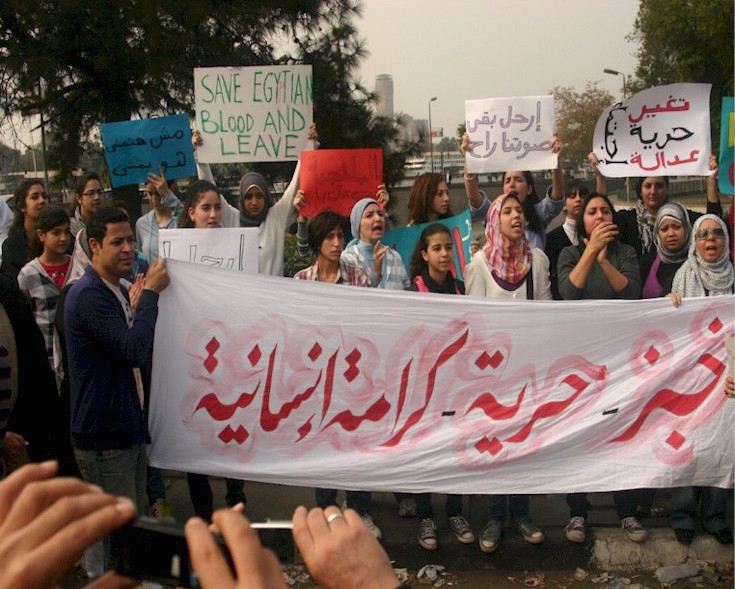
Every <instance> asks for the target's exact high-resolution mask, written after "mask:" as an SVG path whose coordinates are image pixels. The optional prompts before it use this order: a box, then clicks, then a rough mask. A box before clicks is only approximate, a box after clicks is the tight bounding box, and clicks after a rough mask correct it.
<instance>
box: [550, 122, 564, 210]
mask: <svg viewBox="0 0 735 589" xmlns="http://www.w3.org/2000/svg"><path fill="white" fill-rule="evenodd" d="M563 149H564V146H563V145H562V142H561V141H559V138H558V137H557V136H556V135H554V137H553V140H552V142H551V151H552V152H553V153H555V154H556V168H554V169H553V170H552V172H551V194H550V195H549V196H550V197H551V200H561V199H562V198H564V170H563V169H562V167H561V156H562V151H563Z"/></svg>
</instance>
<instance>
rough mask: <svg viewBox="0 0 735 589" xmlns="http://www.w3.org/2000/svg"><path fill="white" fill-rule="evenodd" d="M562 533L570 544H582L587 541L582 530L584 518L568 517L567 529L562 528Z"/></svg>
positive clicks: (577, 516)
mask: <svg viewBox="0 0 735 589" xmlns="http://www.w3.org/2000/svg"><path fill="white" fill-rule="evenodd" d="M564 533H565V534H566V535H567V540H569V541H570V542H575V543H576V544H584V541H585V540H586V539H587V534H586V533H585V530H584V518H583V517H582V516H580V515H575V516H574V517H570V518H569V521H568V522H567V527H566V528H564Z"/></svg>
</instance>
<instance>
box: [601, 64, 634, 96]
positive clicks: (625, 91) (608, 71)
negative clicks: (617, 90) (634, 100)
mask: <svg viewBox="0 0 735 589" xmlns="http://www.w3.org/2000/svg"><path fill="white" fill-rule="evenodd" d="M602 72H603V73H605V74H610V75H612V76H623V98H628V86H627V85H626V83H625V74H624V73H623V72H619V71H618V70H611V69H610V68H605V69H604V70H602Z"/></svg>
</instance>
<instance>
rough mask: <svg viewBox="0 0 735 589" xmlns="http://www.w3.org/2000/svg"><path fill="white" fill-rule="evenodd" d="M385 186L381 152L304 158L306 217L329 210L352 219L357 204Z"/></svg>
mask: <svg viewBox="0 0 735 589" xmlns="http://www.w3.org/2000/svg"><path fill="white" fill-rule="evenodd" d="M382 183H383V150H382V149H319V150H316V151H305V152H303V154H302V155H301V190H303V191H304V195H305V197H306V204H305V205H304V207H303V208H302V210H301V214H303V215H304V216H305V217H313V216H314V215H315V214H317V213H319V212H321V211H325V210H327V209H329V210H332V211H334V212H335V213H339V214H340V215H349V214H350V211H351V210H352V207H353V206H354V204H355V203H356V202H357V201H358V200H360V199H363V198H374V197H375V194H376V193H377V192H378V186H380V185H381V184H382Z"/></svg>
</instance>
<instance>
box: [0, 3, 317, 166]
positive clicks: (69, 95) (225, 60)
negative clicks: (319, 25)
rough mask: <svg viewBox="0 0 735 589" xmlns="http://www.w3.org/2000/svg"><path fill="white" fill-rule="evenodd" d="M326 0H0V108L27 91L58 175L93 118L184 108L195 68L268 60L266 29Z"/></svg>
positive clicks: (8, 109)
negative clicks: (44, 129)
mask: <svg viewBox="0 0 735 589" xmlns="http://www.w3.org/2000/svg"><path fill="white" fill-rule="evenodd" d="M325 1H326V0H285V1H284V0H278V1H276V0H261V1H260V2H257V3H253V2H237V3H233V2H229V1H224V0H200V1H198V2H181V1H179V0H159V1H157V2H139V1H138V0H107V1H104V2H93V1H90V0H55V1H54V2H50V1H48V0H39V1H35V2H28V1H26V0H3V2H2V3H0V89H1V90H2V91H0V101H1V102H0V114H2V115H3V116H7V115H8V114H10V113H14V112H18V111H20V109H21V106H22V105H23V104H24V101H25V106H28V97H35V99H34V98H31V102H32V103H35V105H37V106H40V107H41V109H42V111H43V113H44V117H45V119H46V121H47V131H48V135H47V137H48V139H49V144H50V149H49V152H50V153H49V159H50V160H51V162H50V163H51V165H54V166H55V167H58V169H59V170H60V172H61V174H62V176H66V175H67V174H68V173H69V172H70V171H71V169H72V168H73V167H74V166H75V165H76V164H77V163H78V161H79V157H80V154H81V151H82V147H83V144H82V141H83V139H85V138H86V137H88V136H89V133H90V131H91V130H92V129H93V128H94V127H95V126H96V125H97V124H99V123H100V122H106V121H119V120H127V119H129V118H130V117H131V116H132V115H133V114H137V115H140V116H148V115H159V114H169V113H174V112H191V109H192V103H193V100H192V99H193V90H192V88H193V79H192V70H193V68H194V67H197V66H214V65H258V64H265V63H272V62H273V61H274V57H273V56H274V54H275V48H274V47H273V45H272V40H273V39H274V33H276V32H281V31H284V32H290V31H292V30H296V29H298V30H310V28H312V27H313V26H315V24H314V22H315V19H317V18H318V15H319V8H320V7H321V6H322V5H323V4H324V3H325ZM39 85H40V86H41V87H42V90H43V98H42V99H39V98H38V95H39Z"/></svg>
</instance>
